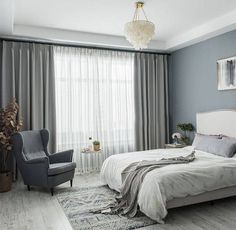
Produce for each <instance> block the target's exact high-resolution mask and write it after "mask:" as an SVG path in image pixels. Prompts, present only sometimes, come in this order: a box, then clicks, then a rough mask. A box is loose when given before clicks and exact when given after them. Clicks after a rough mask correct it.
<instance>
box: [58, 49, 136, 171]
mask: <svg viewBox="0 0 236 230" xmlns="http://www.w3.org/2000/svg"><path fill="white" fill-rule="evenodd" d="M54 58H55V77H56V114H57V118H56V119H57V120H56V124H57V149H58V150H63V149H68V148H73V149H74V150H75V154H74V155H75V157H76V161H77V166H78V169H79V170H80V169H81V163H82V162H81V160H82V159H81V155H80V150H81V148H83V147H86V146H87V145H88V143H89V137H90V136H91V137H92V138H93V140H95V139H96V140H100V141H101V145H102V148H103V150H104V152H105V156H106V157H107V156H109V155H112V154H117V153H122V152H128V151H133V150H134V88H133V87H134V82H133V81H134V76H133V75H134V69H133V68H134V55H133V54H132V53H127V52H118V51H106V50H97V49H86V48H72V47H60V46H56V47H54ZM100 163H101V162H100Z"/></svg>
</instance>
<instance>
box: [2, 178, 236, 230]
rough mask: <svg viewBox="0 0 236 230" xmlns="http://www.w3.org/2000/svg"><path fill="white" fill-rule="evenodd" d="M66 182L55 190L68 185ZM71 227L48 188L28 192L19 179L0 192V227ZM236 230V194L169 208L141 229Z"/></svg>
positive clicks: (92, 181) (91, 181)
mask: <svg viewBox="0 0 236 230" xmlns="http://www.w3.org/2000/svg"><path fill="white" fill-rule="evenodd" d="M96 185H101V182H100V180H99V174H87V175H83V176H81V175H76V176H75V179H74V186H80V187H87V186H96ZM68 186H69V182H68V183H65V184H63V185H61V186H59V187H58V188H57V189H60V188H63V187H68ZM45 229H46V230H64V229H65V230H72V228H71V226H70V223H69V221H68V219H67V218H66V216H65V214H64V212H63V210H62V209H61V207H60V205H59V203H58V201H57V199H56V196H55V195H54V197H52V196H51V195H50V193H49V191H47V190H42V189H39V188H32V190H31V191H30V192H29V191H27V188H26V186H24V185H23V182H22V181H21V180H19V181H18V182H16V183H14V184H13V189H12V191H10V192H8V193H0V230H45ZM154 229H157V230H236V197H233V198H228V199H224V200H218V201H215V202H214V205H211V204H210V203H204V204H198V205H192V206H188V207H182V208H177V209H172V210H169V214H168V217H167V219H166V224H164V225H160V224H157V225H152V226H148V227H145V228H142V230H154Z"/></svg>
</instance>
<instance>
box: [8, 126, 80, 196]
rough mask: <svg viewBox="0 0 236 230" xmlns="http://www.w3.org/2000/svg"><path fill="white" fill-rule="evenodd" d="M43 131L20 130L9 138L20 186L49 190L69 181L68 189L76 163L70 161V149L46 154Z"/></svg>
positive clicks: (46, 143)
mask: <svg viewBox="0 0 236 230" xmlns="http://www.w3.org/2000/svg"><path fill="white" fill-rule="evenodd" d="M48 141H49V132H48V130H47V129H42V130H33V131H23V132H19V133H16V134H14V135H13V136H12V144H13V152H14V155H15V158H16V162H17V166H18V168H19V170H20V172H21V175H22V177H23V180H24V184H25V185H27V187H28V190H29V191H30V186H41V187H45V188H50V190H51V194H52V196H53V192H54V187H55V186H57V185H59V184H62V183H64V182H66V181H70V185H71V187H72V182H73V177H74V172H75V168H76V164H75V163H74V162H72V157H73V150H67V151H63V152H59V153H54V154H49V153H48V150H47V146H48Z"/></svg>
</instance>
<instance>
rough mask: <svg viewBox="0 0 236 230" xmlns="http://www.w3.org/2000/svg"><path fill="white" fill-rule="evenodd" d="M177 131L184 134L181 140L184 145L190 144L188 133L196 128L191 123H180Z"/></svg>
mask: <svg viewBox="0 0 236 230" xmlns="http://www.w3.org/2000/svg"><path fill="white" fill-rule="evenodd" d="M176 127H177V129H179V130H181V131H183V132H184V135H183V136H182V138H181V141H182V144H186V145H187V144H188V142H189V137H188V133H189V132H192V131H194V126H193V125H192V124H191V123H179V124H177V126H176Z"/></svg>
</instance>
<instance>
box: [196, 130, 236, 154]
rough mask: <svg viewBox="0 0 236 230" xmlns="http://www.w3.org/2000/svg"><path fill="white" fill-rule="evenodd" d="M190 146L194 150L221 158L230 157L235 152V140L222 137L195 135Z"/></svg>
mask: <svg viewBox="0 0 236 230" xmlns="http://www.w3.org/2000/svg"><path fill="white" fill-rule="evenodd" d="M192 146H194V147H195V148H196V149H198V150H201V151H204V152H208V153H212V154H215V155H219V156H223V157H232V156H233V155H234V154H235V152H236V139H235V138H231V137H226V136H222V135H217V136H214V135H203V134H199V133H197V134H196V135H195V138H194V141H193V144H192Z"/></svg>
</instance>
